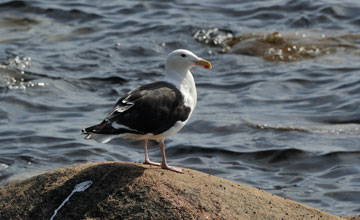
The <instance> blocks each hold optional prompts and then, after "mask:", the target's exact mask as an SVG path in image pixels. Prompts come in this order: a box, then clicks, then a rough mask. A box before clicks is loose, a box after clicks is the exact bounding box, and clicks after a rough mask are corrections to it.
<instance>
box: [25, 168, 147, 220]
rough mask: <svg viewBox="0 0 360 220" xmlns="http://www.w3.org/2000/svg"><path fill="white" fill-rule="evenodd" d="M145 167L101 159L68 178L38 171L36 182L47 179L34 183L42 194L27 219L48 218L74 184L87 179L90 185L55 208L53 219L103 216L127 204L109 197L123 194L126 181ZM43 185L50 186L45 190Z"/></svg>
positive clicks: (126, 189) (139, 174)
mask: <svg viewBox="0 0 360 220" xmlns="http://www.w3.org/2000/svg"><path fill="white" fill-rule="evenodd" d="M144 170H145V168H143V167H141V166H137V165H135V164H126V163H104V164H96V165H93V166H90V167H88V168H85V169H83V170H81V171H80V172H78V173H77V174H75V175H74V176H72V177H70V178H69V176H63V177H58V178H51V177H50V178H49V177H48V176H46V175H40V176H39V177H38V178H40V179H39V180H38V182H47V186H44V185H43V186H38V187H36V186H35V187H36V188H37V189H36V190H38V191H39V192H38V194H39V195H38V196H41V197H42V198H41V199H40V201H41V202H40V203H38V204H37V205H36V207H34V209H33V210H32V211H31V212H30V213H29V216H28V217H29V219H50V218H51V216H52V215H53V214H54V211H55V210H56V209H57V208H58V207H59V205H60V204H61V203H62V202H63V201H64V200H65V199H66V197H67V196H68V195H69V194H70V193H71V192H72V191H73V189H74V187H75V186H76V185H77V184H79V183H81V182H84V181H89V180H90V181H92V182H93V183H92V185H91V186H90V187H89V188H88V189H87V190H85V191H84V192H76V193H75V194H74V195H73V196H72V197H71V198H70V200H69V201H68V202H67V203H66V204H65V205H64V206H63V207H62V208H61V209H60V210H59V211H58V213H57V215H56V217H55V218H54V219H55V220H56V219H86V218H89V217H90V218H99V219H103V217H105V216H104V215H107V216H108V215H109V212H113V211H114V210H112V209H114V207H115V208H116V207H119V206H124V203H125V204H126V201H121V202H119V201H117V200H115V199H114V200H113V201H112V199H111V197H116V198H119V197H120V198H125V197H126V196H125V195H126V194H127V192H128V191H129V188H128V184H129V183H131V182H133V181H134V179H135V178H137V177H139V176H141V175H142V174H143V173H144ZM41 178H43V179H41ZM51 185H55V187H51ZM40 187H43V189H41V188H40ZM46 187H51V188H52V189H51V190H48V191H47V190H46ZM44 188H45V190H44ZM116 194H122V195H116ZM34 196H36V195H34ZM109 204H111V205H109ZM107 206H112V207H107ZM119 208H120V207H119ZM120 209H121V208H120ZM110 215H111V213H110Z"/></svg>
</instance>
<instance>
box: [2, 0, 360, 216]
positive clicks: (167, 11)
mask: <svg viewBox="0 0 360 220" xmlns="http://www.w3.org/2000/svg"><path fill="white" fill-rule="evenodd" d="M359 10H360V3H359V2H358V1H355V0H348V1H340V0H331V1H305V0H297V1H276V0H272V1H242V2H241V3H239V2H237V1H230V0H228V1H222V2H221V3H218V2H216V1H197V3H191V2H183V1H115V0H114V1H96V0H93V1H85V0H73V1H66V2H63V1H44V0H37V1H0V63H1V65H0V184H1V185H4V184H6V183H7V182H8V181H10V180H12V179H14V178H17V177H28V176H32V175H36V174H37V173H41V172H43V171H46V170H50V169H55V168H59V167H65V166H69V165H74V164H79V163H86V162H93V161H114V160H120V161H135V162H141V161H143V148H142V144H141V142H136V141H129V140H114V141H112V142H110V143H108V144H103V145H102V144H98V143H96V142H93V141H86V140H84V139H83V137H82V136H81V135H80V130H81V129H82V128H84V127H87V126H90V125H93V124H95V123H97V122H100V121H101V120H102V119H103V117H104V116H105V114H106V113H108V111H109V109H110V108H111V107H112V106H113V104H114V103H115V102H116V101H117V99H118V98H119V97H120V96H121V95H122V94H124V93H125V92H127V91H129V90H130V89H133V88H135V87H137V86H139V85H141V84H144V83H150V82H153V81H156V80H160V79H161V78H162V77H163V72H164V71H163V70H164V60H165V58H166V55H167V54H168V53H169V52H171V51H172V50H174V49H177V48H185V49H190V50H192V51H193V52H195V53H196V54H198V55H199V56H201V57H203V58H206V59H208V60H210V61H211V62H212V64H213V69H212V70H211V71H208V70H204V69H201V68H194V69H193V73H194V76H195V80H196V82H197V88H198V105H197V109H196V110H195V112H194V114H193V115H192V118H191V120H190V121H189V123H188V124H187V126H185V127H184V128H183V130H182V131H181V132H179V133H178V134H177V135H175V136H173V137H171V138H169V139H168V140H167V141H166V146H167V147H166V153H167V158H168V160H169V164H171V165H178V166H184V167H188V168H193V169H197V170H200V171H204V172H207V173H210V174H214V175H217V176H220V177H224V178H226V179H230V180H234V181H237V182H239V183H244V184H248V185H251V186H255V187H259V188H262V189H265V190H267V191H269V192H271V193H275V194H277V195H281V196H283V197H286V198H290V199H293V200H296V201H299V202H302V203H305V204H307V205H310V206H313V207H316V208H319V209H321V210H324V211H327V212H330V213H333V214H336V215H358V214H359V213H360V209H359V204H360V193H359V192H360V140H359V139H360V138H359V134H360V125H359V123H360V116H359V113H360V109H359V108H360V107H359V106H360V96H359V93H360V75H359V74H360V62H359V55H360V50H359V46H360V37H359V35H358V30H359V25H360V15H359V13H358V12H359ZM149 154H150V158H151V159H152V160H154V161H160V160H161V155H160V151H159V148H158V146H157V144H156V143H151V144H150V149H149Z"/></svg>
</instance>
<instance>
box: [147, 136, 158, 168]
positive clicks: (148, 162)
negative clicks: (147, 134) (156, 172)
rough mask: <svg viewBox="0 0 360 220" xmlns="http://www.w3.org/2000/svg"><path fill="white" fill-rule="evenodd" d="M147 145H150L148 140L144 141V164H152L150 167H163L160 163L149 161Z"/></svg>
mask: <svg viewBox="0 0 360 220" xmlns="http://www.w3.org/2000/svg"><path fill="white" fill-rule="evenodd" d="M147 144H148V140H147V139H144V153H145V162H144V164H150V165H153V166H160V165H161V164H160V163H155V162H152V161H150V160H149V156H148V153H147Z"/></svg>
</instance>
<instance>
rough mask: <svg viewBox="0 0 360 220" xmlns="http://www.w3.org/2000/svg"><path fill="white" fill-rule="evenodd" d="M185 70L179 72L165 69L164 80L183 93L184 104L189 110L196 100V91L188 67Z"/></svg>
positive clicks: (192, 107) (193, 106)
mask: <svg viewBox="0 0 360 220" xmlns="http://www.w3.org/2000/svg"><path fill="white" fill-rule="evenodd" d="M185 71H186V72H184V71H183V72H180V71H176V69H175V70H172V71H169V69H166V76H165V78H164V81H166V82H169V83H171V84H174V85H175V86H176V88H178V89H179V90H180V91H181V93H182V94H183V95H184V102H185V105H186V106H189V107H190V108H191V111H192V110H193V109H194V108H195V106H196V102H197V92H196V87H195V80H194V77H193V75H192V74H191V72H190V70H189V69H186V70H185Z"/></svg>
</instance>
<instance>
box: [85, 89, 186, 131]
mask: <svg viewBox="0 0 360 220" xmlns="http://www.w3.org/2000/svg"><path fill="white" fill-rule="evenodd" d="M190 111H191V109H190V107H187V106H185V104H184V97H183V95H182V94H181V92H180V91H179V90H178V89H177V88H176V87H175V86H174V85H172V84H170V83H167V82H155V83H151V84H147V85H144V86H141V87H139V88H137V89H135V90H133V91H131V92H129V93H127V94H126V95H124V96H123V97H121V98H120V99H119V101H118V102H117V103H116V105H115V106H114V107H113V109H112V111H111V112H110V113H109V114H108V116H107V117H106V118H105V120H104V121H103V122H102V123H100V124H99V125H96V126H97V127H96V126H93V127H90V128H92V130H97V131H93V132H96V133H102V134H104V133H106V134H114V133H115V134H120V133H137V134H146V133H152V134H155V135H156V134H160V133H163V132H165V131H166V130H168V129H169V128H171V127H172V126H173V125H174V124H175V123H176V122H177V121H185V120H187V118H188V117H189V114H190ZM88 129H89V128H87V129H85V130H86V131H88ZM89 130H90V129H89Z"/></svg>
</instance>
